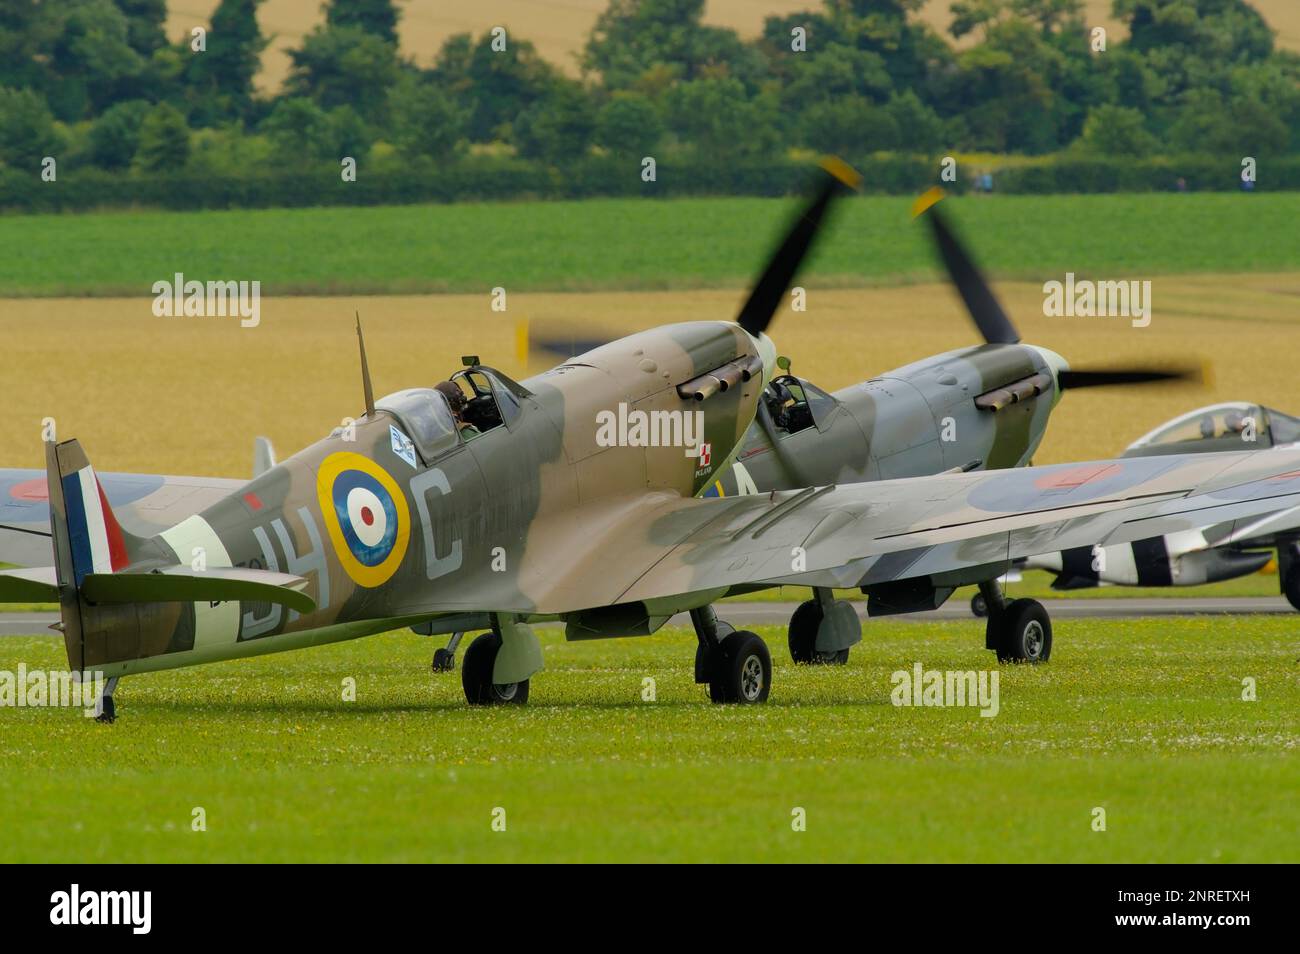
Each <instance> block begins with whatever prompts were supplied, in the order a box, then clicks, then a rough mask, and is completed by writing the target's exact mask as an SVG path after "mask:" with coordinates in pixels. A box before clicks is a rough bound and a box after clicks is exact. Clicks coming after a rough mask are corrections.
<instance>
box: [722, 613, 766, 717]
mask: <svg viewBox="0 0 1300 954" xmlns="http://www.w3.org/2000/svg"><path fill="white" fill-rule="evenodd" d="M712 665H713V673H712V677H711V678H710V679H709V698H710V699H712V700H713V701H714V702H737V703H740V704H742V705H755V704H757V703H760V702H766V701H767V694H768V691H769V690H770V689H771V688H772V654H771V653H769V652H768V651H767V643H765V642H763V640H762V638H761V637H759V636H758V634H757V633H751V632H747V631H746V630H743V629H742V630H737V631H736V632H734V633H732V634H731V635H729V636H727V638H726V639H724V640H722V642H721V643H719V644H718V651H717V652H716V653H715V654H714V658H713V660H712Z"/></svg>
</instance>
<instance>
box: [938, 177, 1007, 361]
mask: <svg viewBox="0 0 1300 954" xmlns="http://www.w3.org/2000/svg"><path fill="white" fill-rule="evenodd" d="M943 197H944V192H943V190H942V189H940V188H938V187H937V186H936V187H935V188H933V189H931V190H930V191H928V192H926V193H925V194H924V195H922V196H921V197H920V198H919V199H917V200H916V203H915V204H914V205H913V206H912V218H917V217H919V216H922V215H924V216H925V217H926V219H927V220H928V221H929V223H930V231H931V232H933V234H934V242H935V245H936V246H938V249H939V257H940V258H942V259H943V267H944V268H945V269H946V270H947V272H948V278H949V279H950V280H951V281H952V283H953V285H955V286H956V287H957V293H958V294H959V295H961V300H962V301H964V302H965V303H966V311H967V312H969V313H970V316H971V318H972V319H973V320H974V322H975V327H976V328H978V329H979V332H980V334H981V335H983V336H984V340H985V341H987V342H988V343H989V344H1016V343H1017V342H1019V341H1020V333H1019V332H1017V331H1016V326H1015V325H1013V324H1012V323H1011V319H1010V318H1008V317H1007V313H1006V312H1005V311H1003V309H1002V305H1001V304H1000V303H999V302H998V299H997V296H996V295H994V294H993V289H992V288H990V287H989V283H988V281H987V280H986V279H985V278H984V275H983V273H982V272H981V271H980V270H979V267H978V266H976V264H975V262H974V260H973V259H972V258H971V257H970V255H968V254H967V252H966V249H965V247H964V246H963V245H962V244H961V242H960V241H958V239H957V236H956V235H955V234H954V233H953V231H952V229H951V228H949V226H948V220H947V219H946V218H945V217H944V216H943V215H942V213H940V212H939V210H938V209H937V208H935V206H936V204H937V203H938V202H939V200H940V199H942V198H943Z"/></svg>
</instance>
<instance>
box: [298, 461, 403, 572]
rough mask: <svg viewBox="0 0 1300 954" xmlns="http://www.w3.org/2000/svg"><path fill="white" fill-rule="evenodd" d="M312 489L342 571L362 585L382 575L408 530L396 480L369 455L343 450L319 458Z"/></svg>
mask: <svg viewBox="0 0 1300 954" xmlns="http://www.w3.org/2000/svg"><path fill="white" fill-rule="evenodd" d="M316 492H317V496H318V498H319V500H320V507H321V513H322V515H323V516H324V518H325V526H326V529H327V530H328V531H329V535H330V541H331V542H332V543H333V544H334V552H335V554H337V556H338V558H339V562H340V563H341V564H342V566H343V569H344V570H345V571H346V572H347V574H348V576H349V577H351V578H352V580H353V581H354V582H356V583H358V584H360V585H361V586H368V587H369V586H379V585H380V584H381V583H384V582H385V581H387V580H388V579H389V577H391V576H392V575H393V573H394V572H396V570H397V567H398V566H400V565H401V562H402V557H403V556H405V555H406V546H407V543H408V542H409V540H410V535H411V520H410V511H409V510H408V508H407V506H406V498H405V497H403V496H402V491H401V488H399V487H398V486H397V482H396V481H395V480H393V478H392V476H391V475H390V474H389V473H388V472H387V471H386V470H384V469H383V468H382V467H380V466H379V465H378V464H376V463H375V462H374V461H372V460H371V459H370V458H368V457H363V456H362V455H361V454H354V453H351V452H343V453H338V454H331V455H330V456H329V457H327V458H325V460H324V461H322V462H321V466H320V470H319V471H318V472H317V480H316Z"/></svg>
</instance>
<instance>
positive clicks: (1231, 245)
mask: <svg viewBox="0 0 1300 954" xmlns="http://www.w3.org/2000/svg"><path fill="white" fill-rule="evenodd" d="M949 203H950V205H951V211H952V215H953V217H954V218H955V219H956V220H957V222H958V224H959V225H960V226H961V227H962V228H963V231H965V232H966V233H967V234H968V237H969V238H970V241H971V242H972V245H973V247H974V248H975V250H976V251H977V254H978V255H979V257H980V259H981V260H982V261H983V262H984V263H985V265H986V266H987V267H988V268H989V269H990V270H991V271H992V272H994V273H995V274H997V275H1000V276H1003V277H1022V278H1038V279H1041V278H1043V277H1044V276H1053V275H1055V276H1059V275H1060V274H1062V273H1064V272H1065V271H1067V270H1070V271H1074V272H1076V273H1079V274H1080V275H1081V276H1082V275H1087V274H1089V273H1099V272H1104V273H1105V274H1106V277H1109V278H1117V277H1123V276H1131V277H1143V276H1151V275H1156V274H1169V273H1190V272H1207V271H1208V272H1240V271H1269V270H1273V271H1288V270H1291V269H1293V268H1295V266H1296V262H1297V261H1300V229H1297V228H1296V227H1295V222H1296V220H1297V219H1300V194H1296V193H1279V194H1272V195H1264V194H1256V195H1241V194H1198V195H1161V194H1157V195H1098V196H999V197H996V198H984V199H980V198H973V197H963V198H953V199H950V200H949ZM793 209H794V200H785V199H758V198H747V199H721V198H719V199H699V198H696V199H673V200H665V201H648V200H640V199H626V200H615V199H594V200H586V201H574V202H534V203H484V204H460V205H430V206H399V207H380V208H331V209H278V210H247V211H229V212H220V211H208V212H193V213H168V212H109V213H99V214H92V215H39V216H7V217H0V242H3V243H4V246H5V248H6V249H8V252H7V254H6V255H5V256H4V257H3V258H0V296H26V295H42V296H47V295H131V296H148V295H149V294H150V288H151V286H152V285H153V283H154V282H156V281H158V280H160V279H167V278H170V277H171V276H172V275H173V274H174V273H175V272H183V273H184V274H185V275H186V277H187V278H190V279H199V280H209V279H222V280H249V281H251V280H258V281H261V282H262V291H263V293H265V294H268V295H271V294H305V293H313V294H343V293H366V292H371V293H394V292H413V291H463V292H486V291H487V290H489V289H491V288H493V287H496V286H498V285H500V286H504V287H506V288H507V289H508V290H531V291H537V290H576V291H585V290H595V289H611V288H619V289H664V288H692V287H726V288H735V287H743V286H744V285H746V284H747V283H748V282H749V280H750V279H752V277H753V273H754V271H755V269H756V268H757V267H758V264H759V263H761V262H762V261H763V260H764V258H765V256H766V254H767V252H768V251H769V247H770V245H771V243H772V242H773V241H774V240H775V239H776V237H777V236H778V235H779V233H780V230H781V229H782V228H783V227H784V223H785V220H786V218H787V216H788V215H789V214H790V213H791V212H792V210H793ZM934 274H936V273H935V271H934V267H933V259H932V253H931V249H930V246H929V240H928V237H927V234H926V230H925V229H923V228H922V227H921V226H920V225H917V224H914V223H912V222H911V221H910V201H909V200H907V199H903V198H893V197H888V198H887V197H876V196H868V197H862V198H858V199H855V200H852V201H850V202H847V203H845V206H844V208H843V210H842V215H840V216H839V218H838V219H837V220H836V222H835V223H834V225H833V227H832V228H831V229H830V230H828V233H827V235H826V237H825V240H824V241H823V242H822V244H821V246H820V248H819V251H818V252H817V254H816V257H815V259H814V260H813V261H812V263H811V265H810V268H809V271H808V273H807V278H808V283H809V284H814V285H816V284H834V285H864V284H873V283H881V282H895V281H898V280H910V279H915V278H922V277H925V278H929V277H932V276H933V275H934Z"/></svg>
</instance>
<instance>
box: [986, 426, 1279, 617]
mask: <svg viewBox="0 0 1300 954" xmlns="http://www.w3.org/2000/svg"><path fill="white" fill-rule="evenodd" d="M1298 443H1300V418H1296V417H1293V416H1292V415H1290V414H1284V413H1283V412H1281V411H1278V410H1276V409H1274V408H1271V407H1265V406H1264V405H1262V404H1251V403H1248V402H1244V401H1228V402H1224V403H1221V404H1212V405H1209V406H1207V407H1202V408H1197V409H1196V410H1194V411H1188V412H1187V413H1186V414H1180V415H1179V416H1178V417H1175V418H1174V419H1172V420H1170V421H1166V422H1165V423H1164V424H1161V425H1160V426H1158V427H1156V428H1154V429H1153V430H1151V431H1150V432H1148V433H1147V434H1144V435H1143V436H1142V437H1139V438H1138V439H1137V440H1135V441H1134V442H1133V443H1132V444H1130V445H1129V446H1128V447H1127V448H1125V450H1124V453H1123V454H1122V455H1121V456H1122V457H1151V456H1157V455H1165V454H1213V453H1218V452H1222V451H1230V450H1241V449H1249V448H1258V449H1260V450H1265V449H1269V448H1291V447H1295V446H1296V445H1297V444H1298ZM1275 552H1276V555H1277V566H1278V583H1279V584H1280V589H1281V592H1282V595H1283V596H1285V597H1286V599H1287V602H1289V603H1290V604H1291V605H1292V606H1293V607H1295V608H1296V609H1298V610H1300V509H1296V510H1293V511H1283V512H1280V513H1275V514H1270V515H1269V516H1268V517H1266V518H1264V519H1262V520H1259V521H1256V522H1255V523H1247V524H1239V523H1237V522H1235V521H1234V522H1228V523H1225V524H1221V525H1217V526H1207V527H1203V528H1201V529H1198V530H1192V531H1188V532H1186V533H1180V534H1171V535H1169V536H1161V537H1152V538H1150V539H1146V540H1134V541H1133V542H1132V543H1125V544H1116V545H1114V546H1109V547H1102V546H1095V545H1094V546H1091V547H1077V548H1075V549H1072V550H1066V551H1063V552H1060V553H1047V554H1041V555H1039V556H1035V557H1031V558H1029V559H1028V560H1026V561H1024V563H1023V567H1024V568H1026V569H1039V570H1047V571H1048V572H1050V573H1052V574H1054V575H1055V576H1056V580H1055V581H1054V582H1053V583H1052V588H1053V589H1057V590H1077V589H1087V588H1090V587H1095V586H1099V585H1103V584H1104V585H1112V586H1145V587H1164V586H1198V585H1201V584H1204V583H1219V582H1222V581H1224V580H1231V579H1235V578H1237V577H1239V576H1246V575H1247V574H1250V573H1255V572H1257V571H1258V570H1260V569H1261V568H1262V567H1263V566H1264V565H1265V564H1267V563H1268V562H1269V561H1270V560H1271V559H1273V557H1274V553H1275ZM974 609H975V611H976V615H980V614H979V607H974Z"/></svg>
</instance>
